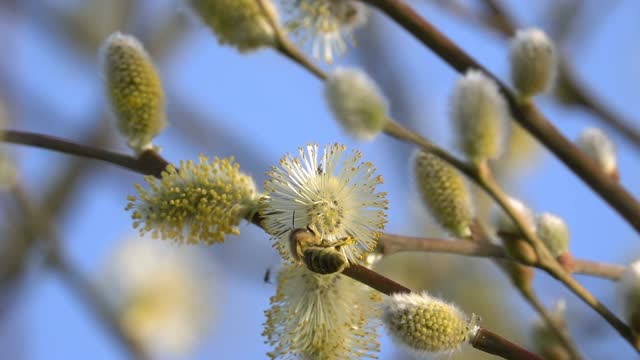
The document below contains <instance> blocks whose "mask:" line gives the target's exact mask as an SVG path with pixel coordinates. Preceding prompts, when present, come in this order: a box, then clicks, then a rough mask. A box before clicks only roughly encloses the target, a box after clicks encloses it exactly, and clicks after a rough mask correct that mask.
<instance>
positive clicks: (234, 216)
mask: <svg viewBox="0 0 640 360" xmlns="http://www.w3.org/2000/svg"><path fill="white" fill-rule="evenodd" d="M239 167H240V165H239V164H238V163H235V162H234V160H233V158H229V159H219V158H217V157H216V158H214V160H213V161H212V162H209V160H208V159H207V158H206V157H204V156H202V155H201V156H200V163H195V162H193V161H181V162H180V169H179V170H178V169H176V168H175V167H174V166H173V165H169V166H168V167H167V169H166V170H165V171H163V172H162V175H161V178H160V179H156V178H154V177H151V176H147V177H145V181H146V182H147V185H148V186H149V188H144V187H142V186H141V185H139V184H137V185H136V189H137V190H138V196H130V197H129V198H128V201H129V203H128V204H127V207H126V210H130V211H132V214H131V218H132V219H133V227H134V228H137V229H139V231H140V234H141V235H142V234H145V233H150V234H151V235H152V237H154V238H161V239H171V240H174V241H176V242H179V243H189V244H195V243H200V242H202V243H205V244H213V243H216V242H223V241H224V238H225V235H226V234H232V235H238V234H239V230H238V224H239V223H240V220H242V219H243V218H244V217H245V216H247V215H248V214H250V213H252V212H253V211H255V208H256V206H257V200H256V199H257V195H256V187H255V184H254V182H253V179H252V178H251V177H250V176H248V175H246V174H244V173H242V172H240V170H239Z"/></svg>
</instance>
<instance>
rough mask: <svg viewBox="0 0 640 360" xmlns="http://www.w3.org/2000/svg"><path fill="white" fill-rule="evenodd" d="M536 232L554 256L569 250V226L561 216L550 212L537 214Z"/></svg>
mask: <svg viewBox="0 0 640 360" xmlns="http://www.w3.org/2000/svg"><path fill="white" fill-rule="evenodd" d="M536 233H537V235H538V237H539V238H540V240H542V242H543V243H544V244H545V245H546V246H547V249H549V252H551V255H553V256H554V257H558V256H560V255H562V254H564V253H566V252H568V251H569V228H568V227H567V224H565V222H564V220H562V218H560V217H558V216H555V215H553V214H550V213H543V214H540V215H538V217H537V218H536Z"/></svg>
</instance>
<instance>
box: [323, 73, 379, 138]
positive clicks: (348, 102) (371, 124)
mask: <svg viewBox="0 0 640 360" xmlns="http://www.w3.org/2000/svg"><path fill="white" fill-rule="evenodd" d="M324 96H325V99H326V100H327V103H328V104H329V108H330V109H331V112H332V113H333V116H335V118H336V119H337V120H338V123H339V124H340V126H342V128H343V129H344V130H345V131H346V132H347V133H348V134H349V135H351V136H353V137H355V138H357V139H362V140H372V139H373V138H374V137H376V135H378V134H379V133H380V132H381V131H382V130H383V129H384V126H385V124H386V122H387V114H388V101H387V99H386V98H385V97H384V96H383V95H382V92H381V91H380V89H379V88H378V85H377V84H376V83H375V82H374V81H373V80H372V79H371V78H370V77H369V76H368V75H367V74H366V73H365V72H363V71H361V70H359V69H353V68H337V69H335V70H334V71H333V72H332V73H331V74H330V75H329V78H328V79H327V81H326V82H325V88H324Z"/></svg>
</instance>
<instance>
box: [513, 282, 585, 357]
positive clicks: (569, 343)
mask: <svg viewBox="0 0 640 360" xmlns="http://www.w3.org/2000/svg"><path fill="white" fill-rule="evenodd" d="M520 294H522V296H523V297H524V298H525V300H526V301H527V302H528V303H529V304H530V305H531V306H532V307H533V308H534V309H535V310H536V312H537V313H538V314H539V315H540V317H542V320H544V322H545V324H546V325H547V328H549V330H551V332H553V333H554V334H555V335H556V336H557V337H558V340H560V342H561V343H562V345H563V346H564V348H565V349H566V350H567V351H568V352H569V354H571V358H572V359H573V360H580V359H582V355H580V352H579V351H578V348H577V347H576V345H575V343H574V342H573V340H572V339H571V336H570V335H569V333H568V331H567V330H566V328H565V327H564V326H563V325H562V324H560V323H558V321H556V320H555V319H554V318H553V316H551V314H549V311H548V310H547V309H546V308H545V307H544V305H542V303H541V302H540V299H538V297H537V296H536V294H535V293H534V292H533V290H531V289H520Z"/></svg>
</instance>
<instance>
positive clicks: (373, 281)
mask: <svg viewBox="0 0 640 360" xmlns="http://www.w3.org/2000/svg"><path fill="white" fill-rule="evenodd" d="M342 274H344V275H347V276H348V277H350V278H352V279H354V280H356V281H359V282H361V283H363V284H365V285H367V286H369V287H371V288H373V289H375V290H378V291H379V292H381V293H383V294H385V295H392V294H399V293H410V292H411V289H409V288H407V287H405V286H403V285H400V284H398V283H397V282H395V281H393V280H391V279H389V278H387V277H385V276H383V275H380V274H378V273H377V272H375V271H373V270H370V269H368V268H366V267H364V266H362V265H358V264H351V265H350V266H348V267H347V268H345V269H344V270H343V271H342Z"/></svg>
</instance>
